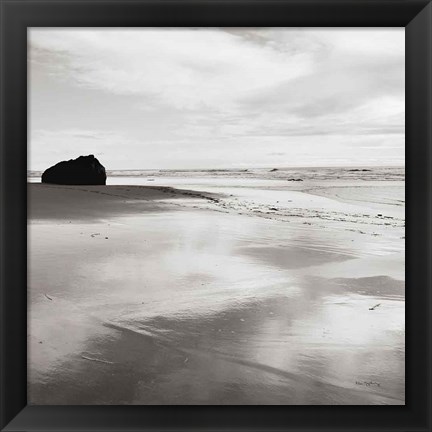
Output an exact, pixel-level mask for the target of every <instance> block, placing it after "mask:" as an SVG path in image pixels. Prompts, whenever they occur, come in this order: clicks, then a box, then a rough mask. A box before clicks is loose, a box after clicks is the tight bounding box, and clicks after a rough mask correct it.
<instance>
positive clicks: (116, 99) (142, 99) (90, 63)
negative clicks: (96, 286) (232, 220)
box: [29, 28, 405, 168]
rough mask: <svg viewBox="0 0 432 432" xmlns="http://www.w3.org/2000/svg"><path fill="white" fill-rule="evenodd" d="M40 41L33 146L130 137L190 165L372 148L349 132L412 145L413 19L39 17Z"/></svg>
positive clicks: (110, 145)
mask: <svg viewBox="0 0 432 432" xmlns="http://www.w3.org/2000/svg"><path fill="white" fill-rule="evenodd" d="M29 44H30V49H29V64H30V75H31V86H30V91H31V106H32V107H33V108H32V115H31V142H32V148H33V149H34V150H32V153H34V154H44V155H45V156H44V158H48V157H49V158H51V159H52V157H51V156H50V155H51V154H52V153H53V152H54V153H56V152H57V151H59V153H61V151H63V150H61V149H64V150H65V151H64V152H66V153H68V154H69V149H70V148H71V147H74V148H76V149H82V150H83V151H84V150H85V149H86V148H90V146H92V148H94V147H95V146H96V148H100V149H101V150H100V151H102V148H104V149H105V150H104V151H105V153H106V154H109V152H111V151H112V152H114V153H115V152H116V151H117V153H118V147H117V150H116V146H115V144H116V145H117V146H118V143H119V142H121V143H122V149H124V154H125V155H128V157H129V160H130V159H131V156H132V158H133V159H134V162H133V163H136V164H140V163H141V166H138V168H139V167H145V166H150V165H151V167H155V166H157V165H158V164H160V165H162V166H167V165H170V166H171V165H172V164H175V162H173V161H172V160H171V158H172V157H173V156H172V155H175V157H176V158H177V159H178V164H179V166H180V164H186V167H187V166H192V165H194V166H200V167H202V166H205V165H206V164H213V165H217V164H220V163H222V164H223V163H226V164H230V163H232V164H237V163H247V162H245V161H242V158H243V159H246V160H249V162H250V163H254V164H259V163H260V161H263V162H265V160H267V159H268V158H269V157H270V156H269V155H270V153H283V154H288V155H289V159H290V160H293V159H295V154H297V155H298V160H302V161H303V162H302V163H304V161H307V159H308V158H309V160H310V161H315V162H316V161H320V160H324V159H325V160H331V157H334V158H337V159H338V160H342V159H343V160H345V159H346V157H345V156H343V155H342V156H340V157H339V156H338V155H341V154H343V153H344V152H346V153H347V155H349V156H348V158H349V157H354V158H357V157H360V156H361V157H363V158H368V156H367V154H366V153H365V152H364V151H363V150H361V149H359V150H356V149H355V148H349V146H347V145H346V144H343V143H346V142H356V143H357V145H360V143H363V144H364V145H366V146H369V147H374V146H377V147H380V150H379V155H378V156H377V157H378V159H379V158H382V160H383V162H385V163H387V162H388V161H391V160H393V159H394V160H396V159H397V160H398V161H400V159H401V152H396V153H397V154H396V153H395V152H392V151H387V154H386V153H385V151H386V150H385V148H389V147H386V146H380V144H382V143H387V142H388V140H392V141H394V142H396V147H397V148H399V149H400V148H403V141H404V127H405V123H404V117H405V112H404V104H405V100H404V79H405V78H404V29H403V28H400V29H389V28H386V29H370V28H369V29H339V28H338V29H319V28H313V29H305V28H301V29H297V28H267V29H266V28H264V29H255V28H240V29H239V28H226V29H225V28H223V29H154V28H146V29H63V28H61V29H56V28H52V29H47V28H33V29H31V30H30V31H29ZM53 120H55V121H53ZM105 129H107V130H109V133H108V134H105V135H104V130H105ZM41 131H44V132H43V133H41ZM50 133H51V135H50ZM93 134H94V135H93ZM53 137H55V138H53ZM55 140H57V142H55ZM47 143H49V144H48V146H47ZM62 143H63V144H62ZM90 143H91V144H90ZM260 143H264V144H263V145H261V144H260ZM316 143H321V144H322V146H321V148H320V146H318V145H317V144H316ZM324 143H325V144H324ZM300 144H301V145H302V146H305V148H304V150H303V149H299V148H297V149H296V148H293V149H289V151H288V153H287V150H286V147H287V146H289V145H293V146H298V145H300ZM99 146H100V147H99ZM266 146H269V148H267V149H266V148H265V147H266ZM278 146H279V148H278ZM324 146H327V147H324ZM50 149H51V150H50ZM245 149H247V151H248V152H249V151H250V157H248V156H247V155H246V154H245ZM335 149H337V151H334V150H335ZM147 151H151V152H152V155H151V157H149V156H148V154H146V155H145V156H144V154H145V152H147ZM50 152H51V153H50ZM182 152H183V153H184V154H183V153H182ZM187 152H189V153H190V152H193V155H192V154H189V156H187ZM224 152H225V153H224ZM260 152H262V153H260ZM314 152H315V153H314ZM356 152H357V153H358V155H357V156H356ZM168 154H169V160H167V158H168V156H167V155H168ZM260 155H261V156H262V157H260ZM308 155H309V156H308ZM330 155H333V156H330ZM353 155H354V156H353ZM210 156H211V160H210ZM274 156H275V155H274ZM324 156H325V157H324ZM227 157H229V158H231V159H232V160H227ZM122 158H123V156H121V157H120V158H116V157H112V160H113V163H116V162H118V163H119V164H123V163H126V162H127V160H126V159H127V157H126V156H125V157H124V159H125V160H124V161H123V159H122ZM164 158H165V159H164ZM266 158H267V159H266ZM36 159H38V160H42V159H43V158H40V157H39V156H37V157H36V156H35V157H34V160H36ZM279 159H281V158H280V157H279ZM335 160H336V159H335ZM41 163H42V162H41Z"/></svg>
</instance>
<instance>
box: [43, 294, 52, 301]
mask: <svg viewBox="0 0 432 432" xmlns="http://www.w3.org/2000/svg"><path fill="white" fill-rule="evenodd" d="M44 296H45V297H46V298H47V299H48V300H51V301H52V298H51V297H50V296H49V295H48V294H44Z"/></svg>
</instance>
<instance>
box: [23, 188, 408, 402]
mask: <svg viewBox="0 0 432 432" xmlns="http://www.w3.org/2000/svg"><path fill="white" fill-rule="evenodd" d="M160 183H161V184H159V185H156V186H127V185H124V186H120V185H118V186H76V187H74V186H55V185H41V184H30V185H29V198H30V200H29V281H28V283H29V287H28V299H29V331H28V333H29V340H28V343H29V362H28V364H29V371H28V390H29V393H28V399H29V403H30V404H355V405H357V404H404V403H405V402H404V399H405V397H404V387H405V374H404V370H405V340H404V338H405V332H404V325H405V323H404V299H405V284H404V240H403V237H404V215H403V208H399V207H398V206H396V205H393V203H392V202H391V203H390V204H388V205H385V206H379V205H377V203H376V200H375V201H374V202H372V203H370V205H369V203H368V198H367V197H368V195H367V194H366V195H364V194H363V195H358V196H360V197H361V202H347V200H346V199H344V195H343V194H342V198H341V197H339V198H335V194H334V190H335V188H334V185H333V189H331V188H330V187H329V188H328V190H326V189H324V190H323V188H321V190H317V188H315V187H314V186H313V185H310V184H305V185H301V186H300V185H292V186H290V188H289V189H287V188H286V187H285V188H284V189H283V190H282V189H278V188H277V187H272V188H269V187H267V189H266V190H264V189H262V188H261V189H256V188H244V187H243V188H241V189H238V188H235V187H224V188H221V187H220V186H218V185H214V186H213V187H210V186H209V187H207V188H206V189H205V190H206V192H203V190H204V189H202V188H193V187H191V188H187V187H186V186H183V188H180V189H178V188H172V187H166V185H164V184H163V182H160ZM336 190H337V193H338V194H340V189H337V188H336ZM344 191H346V189H344ZM375 193H378V192H375ZM348 196H350V195H349V194H348ZM377 207H378V208H380V209H381V208H383V210H378V211H377Z"/></svg>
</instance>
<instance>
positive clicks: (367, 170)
mask: <svg viewBox="0 0 432 432" xmlns="http://www.w3.org/2000/svg"><path fill="white" fill-rule="evenodd" d="M348 171H350V172H369V171H372V170H370V169H358V168H356V169H350V170H348Z"/></svg>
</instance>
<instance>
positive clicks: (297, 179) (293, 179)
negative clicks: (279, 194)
mask: <svg viewBox="0 0 432 432" xmlns="http://www.w3.org/2000/svg"><path fill="white" fill-rule="evenodd" d="M287 180H288V181H303V179H300V178H289V179H287Z"/></svg>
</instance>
